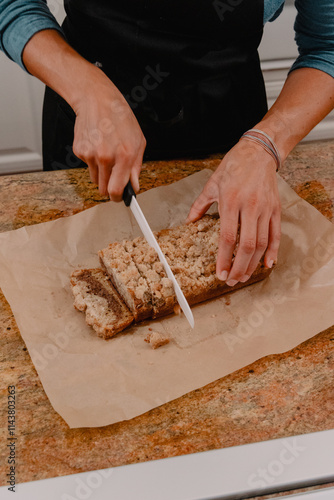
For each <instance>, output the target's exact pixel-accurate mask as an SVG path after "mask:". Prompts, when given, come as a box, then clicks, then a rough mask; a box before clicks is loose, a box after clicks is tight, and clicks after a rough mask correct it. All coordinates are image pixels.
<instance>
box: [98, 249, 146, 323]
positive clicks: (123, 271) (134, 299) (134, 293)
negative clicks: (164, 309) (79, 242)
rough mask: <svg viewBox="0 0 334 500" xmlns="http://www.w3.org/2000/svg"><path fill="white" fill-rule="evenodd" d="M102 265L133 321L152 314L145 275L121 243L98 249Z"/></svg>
mask: <svg viewBox="0 0 334 500" xmlns="http://www.w3.org/2000/svg"><path fill="white" fill-rule="evenodd" d="M99 257H100V261H101V264H102V267H103V268H104V269H105V271H106V273H107V274H108V275H109V277H110V279H111V281H112V283H113V285H114V286H115V288H116V289H117V291H118V293H119V294H120V296H121V297H122V299H123V300H124V302H125V303H126V305H127V306H128V308H129V309H130V311H131V312H132V314H133V316H134V318H135V321H142V320H144V319H146V318H149V317H151V316H152V296H151V291H150V287H149V285H148V283H147V280H146V278H145V277H143V276H142V274H141V273H140V272H139V270H138V267H137V266H136V264H135V263H134V261H133V259H132V256H131V255H130V253H129V252H128V251H127V249H126V248H125V246H124V245H123V244H122V243H119V242H114V243H111V244H110V245H109V246H108V247H107V248H105V249H103V250H100V251H99Z"/></svg>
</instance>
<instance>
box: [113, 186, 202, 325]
mask: <svg viewBox="0 0 334 500" xmlns="http://www.w3.org/2000/svg"><path fill="white" fill-rule="evenodd" d="M123 201H124V203H125V205H126V206H127V207H130V209H131V211H132V213H133V215H134V217H135V219H136V221H137V223H138V225H139V227H140V229H141V230H142V233H143V235H144V236H145V239H146V241H147V243H148V244H149V245H150V246H151V247H152V248H154V250H155V251H156V252H157V254H158V257H159V260H160V262H161V263H162V265H163V266H164V269H165V271H166V274H167V276H168V278H169V279H170V280H171V281H172V283H173V286H174V292H175V295H176V298H177V301H178V303H179V305H180V307H181V309H182V311H183V313H184V315H185V317H186V318H187V320H188V322H189V324H190V326H191V328H194V325H195V321H194V316H193V313H192V312H191V309H190V307H189V304H188V302H187V299H186V298H185V296H184V294H183V292H182V290H181V288H180V285H179V284H178V282H177V281H176V278H175V276H174V274H173V271H172V270H171V268H170V266H169V264H168V262H167V260H166V257H165V256H164V254H163V253H162V250H161V248H160V246H159V243H158V242H157V240H156V238H155V236H154V234H153V232H152V229H151V228H150V226H149V224H148V222H147V220H146V218H145V215H144V214H143V212H142V210H141V208H140V206H139V204H138V201H137V199H136V193H135V192H134V190H133V187H132V185H131V182H130V181H129V182H128V184H127V185H126V187H125V189H124V192H123Z"/></svg>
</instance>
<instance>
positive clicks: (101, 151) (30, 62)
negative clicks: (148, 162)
mask: <svg viewBox="0 0 334 500" xmlns="http://www.w3.org/2000/svg"><path fill="white" fill-rule="evenodd" d="M22 59H23V63H24V64H25V66H26V68H27V70H28V71H29V72H30V73H31V74H32V75H34V76H36V77H37V78H39V79H40V80H41V81H42V82H44V83H45V84H46V85H48V86H49V87H50V88H52V89H53V90H54V91H55V92H57V93H58V94H59V95H60V96H61V97H63V98H64V99H65V101H67V102H68V104H69V105H70V106H71V107H72V109H73V110H74V112H75V114H76V122H75V129H74V143H73V152H74V154H75V155H76V156H77V157H78V158H80V159H81V160H82V161H84V162H85V163H86V164H87V165H88V167H89V172H90V177H91V180H92V181H93V182H94V183H96V184H98V186H99V190H100V193H101V194H104V195H109V196H110V199H111V200H113V201H121V200H122V195H123V191H124V188H125V186H126V185H127V183H128V182H129V180H131V183H132V186H133V188H134V190H135V191H136V192H137V191H139V180H138V179H139V174H140V169H141V166H142V161H143V155H144V151H145V147H146V140H145V137H144V135H143V132H142V130H141V128H140V126H139V124H138V122H137V120H136V117H135V116H134V114H133V112H132V110H131V108H130V106H129V105H128V103H127V102H126V100H125V98H124V97H123V95H122V94H121V93H120V92H119V90H118V89H117V88H116V87H115V85H114V84H113V83H112V82H111V81H110V80H109V78H108V77H107V76H106V75H105V74H104V73H103V71H102V70H101V69H99V68H97V67H96V66H95V65H94V64H91V63H90V62H88V61H86V60H85V59H84V58H83V57H81V56H80V55H79V54H78V53H77V52H76V51H75V50H74V49H73V48H72V47H71V46H70V45H69V44H68V43H67V42H66V40H64V38H63V37H62V36H61V35H60V33H58V32H57V31H56V30H53V29H47V30H42V31H40V32H38V33H36V34H35V35H34V36H33V37H32V38H31V39H30V40H29V42H28V43H27V44H26V46H25V48H24V51H23V54H22Z"/></svg>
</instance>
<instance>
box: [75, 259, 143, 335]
mask: <svg viewBox="0 0 334 500" xmlns="http://www.w3.org/2000/svg"><path fill="white" fill-rule="evenodd" d="M71 286H72V293H73V296H74V307H75V308H76V309H77V310H78V311H83V312H85V313H86V322H87V324H88V325H89V326H92V327H93V328H94V330H95V331H96V333H97V334H98V336H99V337H102V338H104V339H108V338H110V337H113V336H114V335H115V334H116V333H118V332H121V331H122V330H124V329H125V328H126V327H128V326H129V325H130V324H131V323H132V322H133V320H134V316H133V314H132V313H131V312H130V311H129V309H128V307H127V306H126V304H125V303H124V302H123V300H122V299H121V297H120V296H119V294H118V293H117V291H116V290H115V288H114V287H113V285H112V284H111V282H110V280H109V278H108V276H107V275H106V274H105V273H104V272H103V271H102V269H81V270H76V271H74V272H73V273H72V274H71Z"/></svg>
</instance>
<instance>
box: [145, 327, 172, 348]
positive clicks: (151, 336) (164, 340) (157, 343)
mask: <svg viewBox="0 0 334 500" xmlns="http://www.w3.org/2000/svg"><path fill="white" fill-rule="evenodd" d="M144 340H145V342H147V343H148V344H150V346H151V347H152V349H158V347H161V346H163V345H166V344H169V338H168V337H166V336H165V335H163V334H162V333H160V332H154V331H150V332H149V333H148V334H147V335H146V337H145V339H144Z"/></svg>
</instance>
